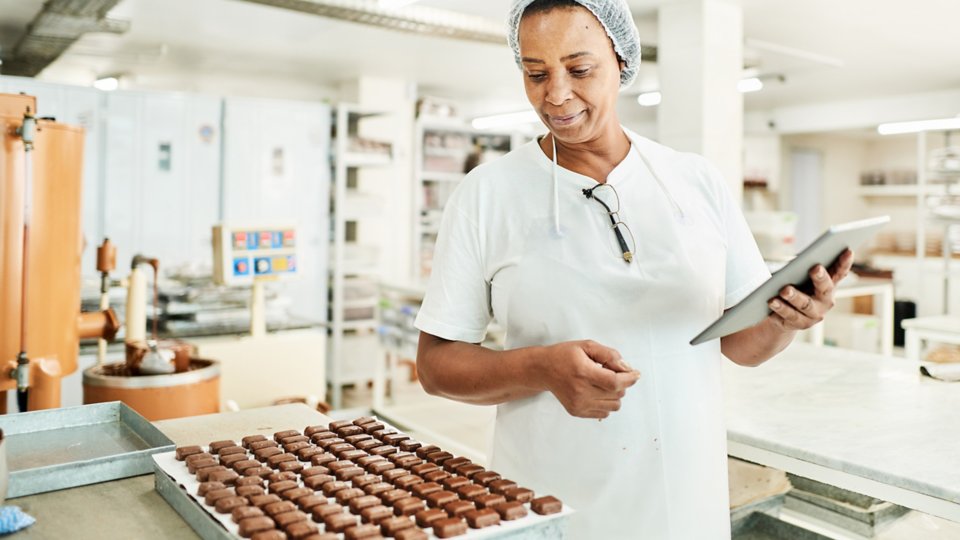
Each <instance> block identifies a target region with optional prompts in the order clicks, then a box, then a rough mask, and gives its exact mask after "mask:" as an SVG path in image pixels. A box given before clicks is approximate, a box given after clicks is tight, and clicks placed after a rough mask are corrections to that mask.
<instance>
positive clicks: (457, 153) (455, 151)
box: [423, 146, 470, 158]
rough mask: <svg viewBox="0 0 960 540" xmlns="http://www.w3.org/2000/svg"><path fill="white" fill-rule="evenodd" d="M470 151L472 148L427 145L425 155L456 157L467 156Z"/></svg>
mask: <svg viewBox="0 0 960 540" xmlns="http://www.w3.org/2000/svg"><path fill="white" fill-rule="evenodd" d="M469 153H470V148H446V147H443V146H425V147H424V148H423V155H424V156H430V157H455V158H466V157H467V154H469Z"/></svg>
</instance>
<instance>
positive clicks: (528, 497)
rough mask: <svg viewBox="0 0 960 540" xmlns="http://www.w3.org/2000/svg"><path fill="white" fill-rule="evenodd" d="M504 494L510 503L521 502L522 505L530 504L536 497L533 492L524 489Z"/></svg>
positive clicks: (512, 489) (514, 489)
mask: <svg viewBox="0 0 960 540" xmlns="http://www.w3.org/2000/svg"><path fill="white" fill-rule="evenodd" d="M503 494H504V495H505V496H506V497H507V500H508V501H520V502H522V503H528V502H530V501H532V500H533V497H534V494H533V491H531V490H529V489H527V488H522V487H515V488H510V489H507V490H504V492H503Z"/></svg>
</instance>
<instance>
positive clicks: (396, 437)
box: [381, 433, 410, 446]
mask: <svg viewBox="0 0 960 540" xmlns="http://www.w3.org/2000/svg"><path fill="white" fill-rule="evenodd" d="M409 439H410V437H408V436H406V435H404V434H403V433H391V434H389V435H384V436H383V438H382V439H381V440H382V441H383V442H385V443H387V444H391V445H393V446H397V445H398V444H399V443H400V441H406V440H409Z"/></svg>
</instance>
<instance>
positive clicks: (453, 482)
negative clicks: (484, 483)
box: [441, 476, 470, 490]
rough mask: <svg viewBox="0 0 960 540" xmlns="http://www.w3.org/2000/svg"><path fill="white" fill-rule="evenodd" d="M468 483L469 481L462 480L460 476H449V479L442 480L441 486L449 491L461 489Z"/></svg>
mask: <svg viewBox="0 0 960 540" xmlns="http://www.w3.org/2000/svg"><path fill="white" fill-rule="evenodd" d="M469 483H470V480H467V479H466V478H464V477H462V476H451V477H449V478H444V479H443V481H442V482H441V484H443V487H445V488H447V489H449V490H455V489H458V488H460V487H462V486H465V485H467V484H469Z"/></svg>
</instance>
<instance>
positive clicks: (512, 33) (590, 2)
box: [507, 0, 640, 90]
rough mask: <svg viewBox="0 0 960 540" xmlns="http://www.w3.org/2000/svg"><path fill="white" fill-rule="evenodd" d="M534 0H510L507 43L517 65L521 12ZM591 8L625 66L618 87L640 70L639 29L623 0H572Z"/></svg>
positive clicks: (631, 79)
mask: <svg viewBox="0 0 960 540" xmlns="http://www.w3.org/2000/svg"><path fill="white" fill-rule="evenodd" d="M535 1H536V0H513V1H512V5H511V7H510V15H509V17H508V18H507V43H508V44H509V45H510V48H511V49H513V55H514V56H515V57H516V60H517V65H518V66H519V65H521V62H520V37H519V33H520V19H521V18H523V12H524V11H526V9H527V7H528V6H529V5H530V4H532V3H534V2H535ZM574 1H575V2H576V3H578V4H580V5H581V6H583V7H585V8H587V9H588V10H590V12H591V13H593V15H594V16H595V17H596V18H597V20H599V21H600V24H602V25H603V28H604V30H606V31H607V35H608V36H610V40H611V41H613V50H614V51H616V53H617V54H618V55H620V58H622V59H623V61H624V63H625V64H626V66H625V67H624V68H623V70H622V71H621V72H620V89H621V90H622V89H624V88H626V87H628V86H630V85H631V84H633V81H634V80H635V79H636V78H637V73H638V72H639V70H640V32H638V31H637V25H636V24H635V23H634V22H633V15H632V14H631V13H630V6H628V5H627V2H626V0H574Z"/></svg>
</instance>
